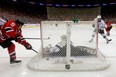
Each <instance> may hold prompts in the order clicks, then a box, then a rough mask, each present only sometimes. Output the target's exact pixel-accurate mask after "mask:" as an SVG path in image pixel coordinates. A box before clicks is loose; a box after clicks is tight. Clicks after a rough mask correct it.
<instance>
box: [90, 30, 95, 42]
mask: <svg viewBox="0 0 116 77" xmlns="http://www.w3.org/2000/svg"><path fill="white" fill-rule="evenodd" d="M95 34H96V29H94V31H93V34H92V37H91V39H90V40H89V42H92V41H93V39H94V37H95Z"/></svg>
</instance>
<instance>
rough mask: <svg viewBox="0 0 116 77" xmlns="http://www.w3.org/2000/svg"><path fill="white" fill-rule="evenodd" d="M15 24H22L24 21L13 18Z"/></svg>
mask: <svg viewBox="0 0 116 77" xmlns="http://www.w3.org/2000/svg"><path fill="white" fill-rule="evenodd" d="M15 22H16V23H17V24H20V25H24V22H22V21H21V20H20V19H17V20H15Z"/></svg>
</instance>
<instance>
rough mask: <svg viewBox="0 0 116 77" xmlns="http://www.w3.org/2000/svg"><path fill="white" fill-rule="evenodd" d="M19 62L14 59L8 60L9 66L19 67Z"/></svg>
mask: <svg viewBox="0 0 116 77" xmlns="http://www.w3.org/2000/svg"><path fill="white" fill-rule="evenodd" d="M21 63H22V62H21V60H15V59H10V64H11V65H10V66H16V65H19V64H21Z"/></svg>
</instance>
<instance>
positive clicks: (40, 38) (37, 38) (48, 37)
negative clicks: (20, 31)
mask: <svg viewBox="0 0 116 77" xmlns="http://www.w3.org/2000/svg"><path fill="white" fill-rule="evenodd" d="M23 39H32V40H33V39H34V40H40V39H42V38H28V37H25V38H23ZM43 39H44V40H48V39H50V37H48V38H43Z"/></svg>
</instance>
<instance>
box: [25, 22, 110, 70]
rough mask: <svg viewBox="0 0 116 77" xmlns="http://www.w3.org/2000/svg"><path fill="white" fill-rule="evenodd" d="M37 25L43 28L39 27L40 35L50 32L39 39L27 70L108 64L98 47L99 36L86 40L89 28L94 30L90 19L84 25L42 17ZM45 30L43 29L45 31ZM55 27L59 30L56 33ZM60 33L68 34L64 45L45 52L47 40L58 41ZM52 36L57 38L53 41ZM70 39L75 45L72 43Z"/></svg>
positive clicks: (96, 67) (82, 68) (88, 68)
mask: <svg viewBox="0 0 116 77" xmlns="http://www.w3.org/2000/svg"><path fill="white" fill-rule="evenodd" d="M56 24H57V25H56ZM40 25H41V28H40V29H42V30H41V31H40V33H41V38H43V37H46V36H49V35H51V36H50V39H49V40H41V42H42V44H41V48H40V50H39V53H38V54H37V55H36V56H34V57H33V58H32V59H31V60H30V61H29V62H28V64H27V67H28V68H29V69H30V70H35V71H93V70H103V69H106V68H108V67H109V65H110V63H109V61H108V60H107V59H106V58H105V56H104V55H103V54H102V53H101V51H100V50H99V48H98V37H96V42H97V43H96V42H95V41H93V42H92V43H89V42H88V40H89V38H88V37H89V36H90V35H91V33H90V31H93V30H91V27H89V26H90V25H91V24H90V23H89V24H88V25H84V24H81V23H80V24H74V23H73V22H72V21H71V22H70V21H68V22H67V21H65V22H63V21H43V22H42V23H41V24H40ZM51 30H52V31H51ZM67 30H68V31H67ZM44 31H46V32H45V33H44ZM56 31H57V33H58V34H56ZM97 33H98V32H97ZM44 34H45V36H44ZM62 34H67V37H66V38H67V42H66V45H65V46H64V47H62V48H61V49H60V50H59V51H58V52H56V51H55V52H48V51H47V50H45V48H46V46H47V47H48V45H49V44H52V46H53V45H57V43H58V41H59V40H60V39H59V38H60V37H61V35H62ZM75 36H76V37H75ZM53 40H58V41H55V42H54V41H53ZM70 40H71V42H72V43H74V45H72V43H71V42H70ZM53 48H54V46H53ZM67 55H68V56H67Z"/></svg>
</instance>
